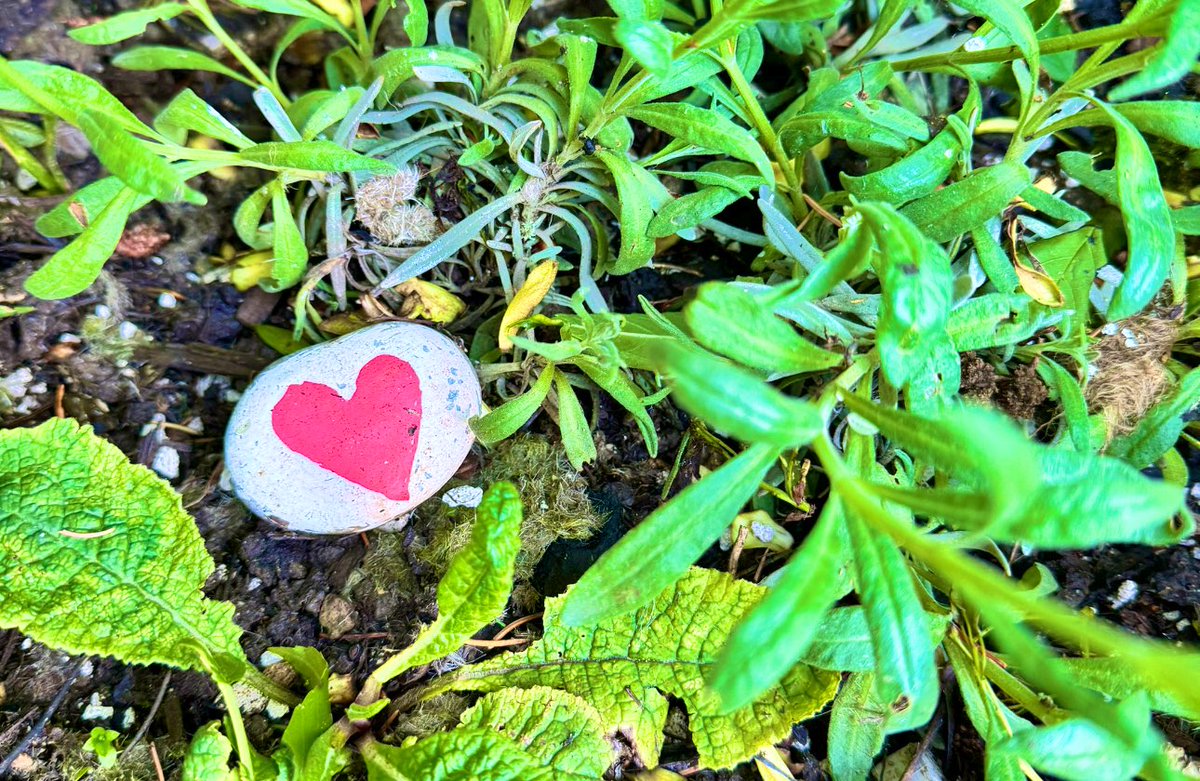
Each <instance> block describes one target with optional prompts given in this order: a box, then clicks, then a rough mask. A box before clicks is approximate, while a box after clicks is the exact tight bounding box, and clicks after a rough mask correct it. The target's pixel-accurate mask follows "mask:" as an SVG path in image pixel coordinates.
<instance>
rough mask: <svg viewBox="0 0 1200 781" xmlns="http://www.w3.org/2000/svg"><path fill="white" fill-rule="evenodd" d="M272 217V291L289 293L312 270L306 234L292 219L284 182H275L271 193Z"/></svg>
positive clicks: (294, 219) (293, 218) (277, 180)
mask: <svg viewBox="0 0 1200 781" xmlns="http://www.w3.org/2000/svg"><path fill="white" fill-rule="evenodd" d="M271 216H272V219H273V220H274V223H275V238H274V250H275V262H274V263H273V264H272V266H271V279H272V280H273V282H272V284H271V285H270V289H271V290H287V289H288V288H289V287H291V286H292V285H294V284H296V283H297V282H299V281H300V279H301V278H302V277H303V276H304V272H305V271H307V270H308V247H307V246H306V245H305V243H304V234H302V233H301V232H300V226H299V225H297V224H296V218H295V217H293V216H292V206H291V204H289V203H288V199H287V187H286V186H284V184H283V182H282V180H280V179H276V180H275V187H274V189H273V191H272V192H271Z"/></svg>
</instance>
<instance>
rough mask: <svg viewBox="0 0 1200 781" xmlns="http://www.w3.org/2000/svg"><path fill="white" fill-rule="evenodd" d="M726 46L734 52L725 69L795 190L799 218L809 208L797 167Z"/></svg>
mask: <svg viewBox="0 0 1200 781" xmlns="http://www.w3.org/2000/svg"><path fill="white" fill-rule="evenodd" d="M722 46H723V47H727V48H729V49H730V51H727V52H725V53H724V56H723V57H722V58H721V64H722V65H723V66H724V67H725V72H726V73H728V74H729V81H730V82H731V83H732V84H733V88H734V89H735V90H737V93H738V96H739V97H741V99H742V103H743V104H744V105H745V106H746V111H747V112H748V113H749V114H750V121H751V122H752V123H753V124H754V129H755V130H756V131H758V139H759V140H758V142H759V144H761V145H762V147H763V149H764V150H765V151H766V152H767V154H769V155H771V157H773V158H774V159H775V162H776V163H777V164H778V165H779V168H780V170H782V171H783V178H784V180H785V181H786V182H787V186H788V190H789V191H790V193H791V198H792V207H793V208H792V216H793V217H797V218H799V217H801V216H803V215H804V213H805V212H806V211H807V209H806V207H805V204H804V193H803V191H802V190H801V187H800V177H799V176H798V175H797V174H796V167H795V166H794V165H792V161H791V160H789V159H788V156H787V152H785V151H784V149H783V144H781V143H779V136H778V135H776V133H775V128H773V127H771V120H769V119H767V115H766V114H765V113H764V112H763V109H762V104H761V103H759V102H758V97H757V96H756V95H755V94H754V89H753V88H752V87H751V86H750V82H748V81H746V75H745V74H744V73H742V69H741V67H740V66H738V64H737V60H736V59H735V58H734V56H733V52H732V45H731V44H729V43H728V42H726V43H724V44H722Z"/></svg>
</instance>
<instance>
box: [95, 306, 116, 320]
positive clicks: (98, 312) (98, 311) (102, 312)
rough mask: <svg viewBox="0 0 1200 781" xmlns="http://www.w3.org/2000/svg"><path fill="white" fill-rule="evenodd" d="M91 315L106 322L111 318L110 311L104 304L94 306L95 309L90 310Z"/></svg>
mask: <svg viewBox="0 0 1200 781" xmlns="http://www.w3.org/2000/svg"><path fill="white" fill-rule="evenodd" d="M92 314H94V315H95V316H96V317H99V318H100V319H101V320H107V319H108V318H110V317H112V310H111V309H109V308H108V307H107V306H105V305H104V304H96V308H95V309H93V310H92Z"/></svg>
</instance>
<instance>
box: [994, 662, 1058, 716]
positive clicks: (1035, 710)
mask: <svg viewBox="0 0 1200 781" xmlns="http://www.w3.org/2000/svg"><path fill="white" fill-rule="evenodd" d="M983 672H984V675H985V676H986V677H987V679H988V680H989V681H991V682H992V683H994V684H996V686H997V687H999V689H1000V691H1002V692H1004V693H1005V694H1006V695H1008V697H1009V698H1010V699H1011V700H1012V701H1013V702H1015V703H1017V704H1018V705H1020V706H1021V707H1022V708H1024V709H1025V711H1026V712H1028V713H1031V714H1033V715H1034V716H1036V717H1037V718H1038V720H1039V721H1041V722H1043V723H1049V722H1050V721H1052V720H1053V713H1054V709H1053V708H1048V707H1046V704H1045V703H1043V702H1042V698H1041V697H1038V696H1037V693H1036V692H1034V691H1033V689H1030V688H1029V687H1028V686H1026V685H1025V684H1024V683H1022V682H1021V681H1020V680H1019V679H1018V678H1017V677H1016V676H1014V675H1013V674H1012V673H1010V672H1009V671H1008V670H1006V669H1004V668H1003V667H1001V666H1000V665H999V664H998V663H997V662H996V660H995V659H992V658H990V657H989V658H988V659H987V662H986V663H985V665H984V670H983Z"/></svg>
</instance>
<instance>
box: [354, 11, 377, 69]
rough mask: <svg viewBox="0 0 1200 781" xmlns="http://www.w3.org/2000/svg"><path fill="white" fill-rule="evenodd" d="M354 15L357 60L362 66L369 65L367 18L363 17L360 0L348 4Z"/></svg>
mask: <svg viewBox="0 0 1200 781" xmlns="http://www.w3.org/2000/svg"><path fill="white" fill-rule="evenodd" d="M350 9H351V11H352V12H353V13H354V31H355V32H356V33H357V34H358V59H359V60H361V61H362V63H363V65H370V64H371V49H372V47H371V34H370V33H369V32H367V18H366V17H365V16H363V9H362V0H354V1H353V2H352V3H351V4H350Z"/></svg>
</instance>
